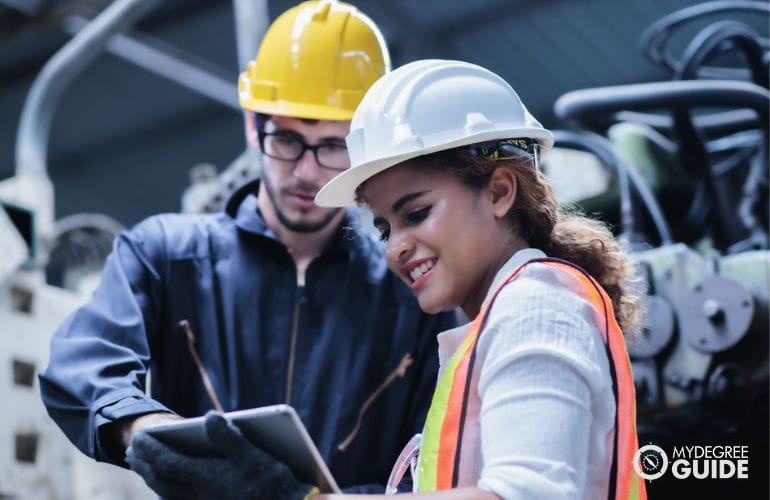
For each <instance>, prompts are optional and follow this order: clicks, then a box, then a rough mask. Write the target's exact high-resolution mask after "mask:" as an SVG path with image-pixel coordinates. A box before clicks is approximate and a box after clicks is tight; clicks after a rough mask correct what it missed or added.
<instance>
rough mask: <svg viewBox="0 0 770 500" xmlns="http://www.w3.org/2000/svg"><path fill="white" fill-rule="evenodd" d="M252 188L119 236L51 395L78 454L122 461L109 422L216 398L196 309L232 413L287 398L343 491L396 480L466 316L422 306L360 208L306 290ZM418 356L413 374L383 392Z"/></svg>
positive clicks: (50, 405)
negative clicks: (367, 228) (448, 333)
mask: <svg viewBox="0 0 770 500" xmlns="http://www.w3.org/2000/svg"><path fill="white" fill-rule="evenodd" d="M253 192H256V183H253V184H251V185H247V186H245V187H244V188H242V189H241V190H239V191H238V192H237V193H236V194H235V195H234V196H233V198H232V199H231V200H230V201H229V203H228V205H227V208H226V210H225V212H223V213H221V214H217V215H179V214H166V215H159V216H154V217H151V218H149V219H147V220H145V221H143V222H141V223H140V224H138V225H137V226H136V227H134V228H133V229H132V230H131V231H128V232H125V233H122V234H121V235H120V236H118V238H117V239H116V241H115V246H114V249H113V252H112V254H111V255H110V257H109V259H108V260H107V264H106V266H105V269H104V271H103V275H102V279H101V283H100V284H99V286H98V288H97V290H96V291H95V293H94V295H93V297H92V298H91V299H90V301H89V302H88V303H86V304H85V305H84V306H83V307H81V308H80V309H78V310H77V311H75V312H74V313H73V314H72V315H70V316H69V318H68V319H67V320H66V321H65V322H64V323H63V324H62V325H61V326H60V327H59V328H58V329H57V330H56V332H55V333H54V336H53V339H52V342H51V357H50V361H49V365H48V367H47V369H46V370H45V371H44V372H43V373H42V374H41V375H40V382H41V384H40V385H41V392H42V396H43V401H44V403H45V405H46V407H47V409H48V412H49V414H50V415H51V417H52V418H53V419H54V420H55V421H56V422H57V423H58V425H59V426H60V427H61V428H62V430H63V431H64V433H65V434H66V435H67V437H69V439H70V440H71V441H72V442H73V443H74V444H75V445H76V446H77V447H78V448H79V449H80V450H81V451H83V452H84V453H86V454H88V455H90V456H92V457H94V458H96V459H97V460H103V461H110V462H113V463H119V464H120V463H121V462H122V457H120V456H118V454H117V453H116V452H115V449H114V448H113V447H111V445H110V443H109V442H108V440H107V439H106V438H105V437H103V436H102V435H101V433H100V428H101V427H103V426H105V425H109V424H110V423H113V422H115V421H116V420H118V419H120V418H124V417H129V416H136V415H140V414H143V413H148V412H152V411H158V410H172V411H174V412H176V413H178V414H180V415H182V416H185V417H191V416H198V415H202V414H203V413H205V412H206V411H207V410H208V409H210V408H212V403H211V402H210V399H209V397H208V396H207V393H206V391H205V389H204V385H203V383H202V381H201V377H200V375H199V373H198V371H197V369H196V366H195V364H194V362H193V360H192V356H191V354H190V352H189V349H188V346H187V343H186V340H185V335H184V334H183V332H182V330H181V328H180V327H179V322H180V321H181V320H188V321H189V323H190V325H191V327H192V330H193V332H194V333H195V336H196V338H197V344H196V347H197V351H198V353H199V354H200V357H201V358H202V361H203V364H204V366H205V367H206V369H207V372H208V374H209V376H210V378H211V381H212V383H213V386H214V389H215V392H216V393H217V395H218V397H219V399H220V400H221V402H222V405H223V406H224V409H225V410H226V411H229V410H236V409H244V408H252V407H258V406H264V405H270V404H276V403H284V402H288V403H290V404H291V405H292V406H294V407H295V408H296V410H297V412H298V413H299V415H300V417H301V418H302V420H303V422H304V423H305V425H306V427H307V429H308V431H309V432H310V435H311V436H312V437H313V439H314V441H315V442H316V444H317V446H318V448H319V450H320V452H321V455H323V457H324V459H325V460H326V461H327V463H328V464H329V466H330V469H331V471H332V474H333V475H334V476H335V478H336V479H337V482H338V483H339V484H340V486H342V487H345V486H350V485H360V484H369V483H378V484H384V483H385V481H386V480H387V477H388V474H389V472H390V468H391V466H392V464H393V461H394V460H395V458H396V456H397V455H398V452H399V451H400V449H401V447H402V446H403V445H404V443H406V441H408V439H409V438H410V436H411V435H412V434H414V433H415V432H419V431H420V429H421V428H422V424H423V421H424V418H425V414H426V412H427V408H428V406H429V404H430V398H431V394H432V391H433V388H434V386H435V382H436V371H437V367H438V361H437V357H436V349H437V347H436V340H435V339H436V335H437V334H438V333H439V332H441V331H442V330H445V329H448V328H451V327H452V326H453V325H454V317H453V315H452V314H450V313H446V314H441V315H436V316H429V315H426V314H424V313H422V312H421V311H420V309H419V308H418V306H417V303H416V301H415V299H414V297H413V296H412V294H411V293H410V291H409V290H408V289H407V288H406V287H405V286H404V285H403V283H401V282H400V280H399V279H398V278H397V277H395V276H393V275H392V273H390V272H388V270H387V268H386V265H385V263H384V259H383V255H382V248H381V245H380V244H378V243H377V242H375V241H373V240H372V239H371V238H369V237H366V236H364V235H362V234H360V233H359V232H358V231H356V230H355V229H351V228H350V225H351V222H352V219H351V218H350V217H348V218H347V219H346V222H345V224H343V226H342V227H340V230H339V232H338V233H337V234H336V236H335V238H334V240H333V241H332V243H331V244H330V245H329V246H328V248H327V249H326V250H325V251H324V252H323V253H321V254H320V255H319V256H318V257H317V258H316V259H315V260H313V262H312V263H311V264H310V265H309V267H308V269H307V272H306V276H305V280H306V281H305V285H304V286H303V287H300V286H298V284H297V272H296V267H295V265H294V261H293V259H292V257H291V255H290V254H289V253H288V251H287V248H286V247H285V246H284V245H283V244H282V243H281V242H280V241H278V240H277V239H276V237H275V235H274V234H273V232H272V231H271V230H270V229H269V228H268V227H267V226H266V224H265V222H264V220H263V219H262V218H261V216H260V215H259V212H258V210H257V198H256V197H255V196H254V195H253V194H252V193H253ZM406 355H410V356H411V357H412V359H413V362H412V364H411V365H409V366H408V368H407V369H406V372H405V374H404V376H403V377H396V378H395V379H394V380H393V381H392V383H390V384H388V385H387V386H386V387H384V389H383V384H384V382H385V381H386V379H387V378H388V375H390V374H391V373H392V372H393V371H394V370H396V369H397V368H398V366H399V364H400V362H401V361H402V359H403V358H404V356H406ZM148 369H151V377H150V382H149V385H150V390H151V395H152V397H148V396H147V395H146V394H145V385H146V383H147V378H148V377H147V375H148ZM375 393H377V394H378V395H377V396H376V398H375V399H374V401H373V402H371V404H369V405H365V402H366V401H367V399H368V398H370V396H372V395H373V394H375ZM362 411H363V416H362V418H361V425H360V428H359V429H358V432H356V433H354V428H355V427H356V422H357V419H358V417H359V413H360V412H362ZM351 434H354V435H353V436H351ZM105 435H107V434H105ZM346 438H350V439H347V440H348V442H349V444H348V445H347V447H344V446H343V448H344V450H340V448H339V446H340V445H341V444H342V443H343V442H344V441H345V440H346Z"/></svg>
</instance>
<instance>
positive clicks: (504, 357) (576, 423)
mask: <svg viewBox="0 0 770 500" xmlns="http://www.w3.org/2000/svg"><path fill="white" fill-rule="evenodd" d="M538 257H545V255H544V254H543V253H542V252H541V251H540V250H535V249H526V250H521V251H519V252H517V253H516V254H515V255H514V256H513V257H511V259H510V260H509V261H508V262H507V263H506V265H505V266H504V267H503V268H502V269H501V270H500V271H499V272H498V274H497V276H496V278H495V280H494V284H493V285H492V287H491V288H490V290H494V289H496V287H497V285H498V283H499V282H500V280H502V279H503V278H504V277H505V276H506V275H507V274H508V273H509V272H510V271H511V270H513V269H515V268H516V267H518V266H519V265H520V264H522V263H524V262H526V261H528V260H530V259H533V258H538ZM579 290H582V288H581V286H580V284H579V283H578V281H577V280H576V279H575V278H574V277H573V276H572V275H570V274H568V273H567V272H565V271H562V270H559V269H554V268H553V267H547V266H545V265H542V264H538V263H533V264H531V265H529V266H527V267H526V268H524V269H523V270H522V271H521V273H520V274H519V276H518V277H517V278H516V279H515V280H514V281H513V282H512V283H510V284H508V285H507V286H505V287H504V288H503V289H502V291H501V292H500V293H499V295H498V296H497V298H496V300H495V302H494V303H493V305H492V308H491V309H490V312H489V316H488V318H487V322H486V326H485V327H484V329H483V331H482V334H481V336H480V338H479V342H478V347H477V354H476V356H477V357H476V364H475V366H474V376H475V377H478V378H477V380H478V399H477V403H476V404H480V411H479V413H478V416H479V418H478V421H475V422H474V421H471V422H466V432H465V435H464V438H463V448H462V449H463V450H464V451H463V453H466V451H467V452H469V453H470V454H469V455H468V457H469V460H465V459H464V461H463V464H468V465H469V466H468V467H465V470H461V471H460V483H459V485H460V486H463V485H471V484H477V485H478V486H479V487H480V488H482V489H485V490H488V491H491V492H494V493H496V494H497V495H499V496H501V497H502V498H504V499H590V500H596V499H600V498H606V497H607V492H608V485H609V471H610V465H611V460H612V446H613V437H614V426H615V399H614V396H613V392H612V379H611V376H610V368H609V360H608V355H607V351H606V348H605V345H604V342H603V340H602V336H601V333H600V332H601V331H600V330H599V328H602V329H603V327H604V325H598V324H597V319H596V318H597V314H596V313H597V311H595V310H594V307H593V305H592V304H591V302H589V301H588V300H586V299H585V298H583V297H582V296H581V295H580V294H579V293H578V292H576V291H579ZM490 293H491V292H490ZM466 331H467V325H466V326H465V327H459V328H456V329H453V330H449V331H447V332H444V333H442V334H440V335H439V338H438V341H439V358H440V362H441V365H442V370H443V367H444V366H445V364H446V363H447V362H448V361H449V359H450V358H451V356H452V354H454V352H455V350H456V349H457V347H458V346H459V344H460V342H461V341H462V338H463V337H464V335H465V332H466ZM468 440H470V441H471V442H468ZM474 441H476V442H474ZM478 441H480V443H479V442H478ZM471 450H474V451H473V452H471Z"/></svg>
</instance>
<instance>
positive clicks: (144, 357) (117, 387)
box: [40, 218, 169, 465]
mask: <svg viewBox="0 0 770 500" xmlns="http://www.w3.org/2000/svg"><path fill="white" fill-rule="evenodd" d="M160 228H161V226H160V223H159V222H158V221H157V220H156V219H153V218H151V219H148V220H147V221H145V222H143V223H141V224H139V225H138V226H137V227H136V228H134V229H133V230H132V231H131V232H128V233H121V234H120V235H119V236H118V237H117V238H116V240H115V243H114V247H113V251H112V253H111V254H110V256H109V258H108V259H107V262H106V265H105V268H104V270H103V273H102V278H101V282H100V284H99V286H98V287H97V289H96V291H95V292H94V294H93V296H92V297H91V299H90V300H89V301H88V302H87V303H86V304H85V305H83V306H82V307H80V308H79V309H77V310H76V311H75V312H74V313H72V314H71V315H70V316H69V317H68V318H67V319H66V320H65V321H64V323H62V324H61V325H60V326H59V328H58V329H57V330H56V331H55V332H54V334H53V338H52V340H51V354H50V359H49V362H48V366H47V368H46V369H45V371H44V372H43V373H42V374H41V375H40V390H41V393H42V398H43V403H44V404H45V406H46V408H47V410H48V413H49V415H50V416H51V418H53V420H54V421H56V423H57V424H58V425H59V427H60V428H61V429H62V431H64V433H65V434H66V435H67V437H68V438H69V440H70V441H72V443H73V444H75V446H77V447H78V448H79V449H80V450H81V451H82V452H83V453H85V454H87V455H89V456H91V457H93V458H95V459H96V460H100V461H109V462H113V463H117V464H120V465H123V458H122V456H118V455H119V450H118V449H114V448H113V447H112V446H110V443H108V442H107V440H105V439H100V429H103V428H104V426H106V425H108V424H111V423H113V422H115V421H116V420H119V419H121V418H125V417H130V416H138V415H141V414H145V413H150V412H158V411H169V410H168V409H167V408H166V407H165V406H163V405H162V404H160V403H159V402H157V401H154V400H152V399H150V398H149V397H148V396H147V395H146V394H145V390H144V389H145V380H146V377H147V369H148V366H149V362H150V348H149V342H148V334H149V333H150V332H153V331H155V329H156V325H157V321H158V311H159V306H160V300H161V299H160V297H161V280H160V271H161V270H162V260H163V259H162V248H163V247H162V244H161V243H162V241H163V240H162V232H161V230H160Z"/></svg>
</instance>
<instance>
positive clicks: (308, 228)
mask: <svg viewBox="0 0 770 500" xmlns="http://www.w3.org/2000/svg"><path fill="white" fill-rule="evenodd" d="M262 182H263V183H264V185H265V190H266V191H267V196H268V197H269V198H270V202H271V203H272V204H273V210H275V215H276V217H278V222H280V223H281V225H282V226H284V227H285V228H286V229H288V230H289V231H293V232H295V233H315V232H318V231H320V230H321V229H323V228H325V227H326V226H328V225H329V223H330V222H331V221H332V219H333V218H334V216H335V215H337V213H338V212H339V211H340V210H341V209H339V208H335V209H334V210H329V211H328V212H326V213H325V214H324V216H323V217H322V218H321V220H318V221H305V222H293V221H291V220H290V219H289V218H288V217H287V216H286V214H285V213H284V211H283V209H282V208H281V206H280V205H279V204H278V197H277V196H276V193H275V186H274V185H273V183H272V182H271V179H269V178H263V179H262ZM306 190H307V191H310V189H306Z"/></svg>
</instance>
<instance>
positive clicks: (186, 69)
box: [64, 16, 241, 111]
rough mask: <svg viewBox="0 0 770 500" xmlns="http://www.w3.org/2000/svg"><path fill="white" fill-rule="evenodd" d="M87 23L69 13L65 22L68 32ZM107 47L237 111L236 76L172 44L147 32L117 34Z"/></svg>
mask: <svg viewBox="0 0 770 500" xmlns="http://www.w3.org/2000/svg"><path fill="white" fill-rule="evenodd" d="M87 23H88V21H87V20H86V19H85V18H83V17H80V16H71V17H69V18H67V19H66V20H65V22H64V26H65V29H66V30H67V31H68V32H70V33H71V34H75V33H77V32H79V31H80V30H81V29H83V27H84V26H85V25H86V24H87ZM107 50H108V51H109V52H110V53H111V54H113V55H116V56H118V57H120V58H122V59H124V60H126V61H129V62H131V63H133V64H135V65H136V66H139V67H140V68H142V69H145V70H147V71H149V72H151V73H155V74H156V75H160V76H162V77H164V78H166V79H168V80H171V81H172V82H174V83H178V84H179V85H181V86H183V87H186V88H188V89H190V90H192V91H195V92H198V93H199V94H201V95H203V96H205V97H208V98H209V99H212V100H214V101H217V102H218V103H220V104H223V105H225V106H227V107H229V108H232V109H235V110H238V111H240V110H241V107H240V106H239V105H238V88H237V87H236V85H235V81H236V79H235V77H234V76H229V75H227V74H226V72H225V71H224V70H221V69H220V68H217V67H215V66H213V65H212V64H210V63H208V62H207V61H204V60H202V59H200V58H198V57H197V56H194V55H192V54H188V53H186V52H183V51H182V50H180V49H178V48H175V47H171V46H169V45H168V44H165V43H164V42H162V41H161V40H158V39H155V38H153V37H150V36H148V35H139V34H132V35H126V34H118V35H115V36H113V37H112V38H110V40H109V41H108V42H107Z"/></svg>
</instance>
